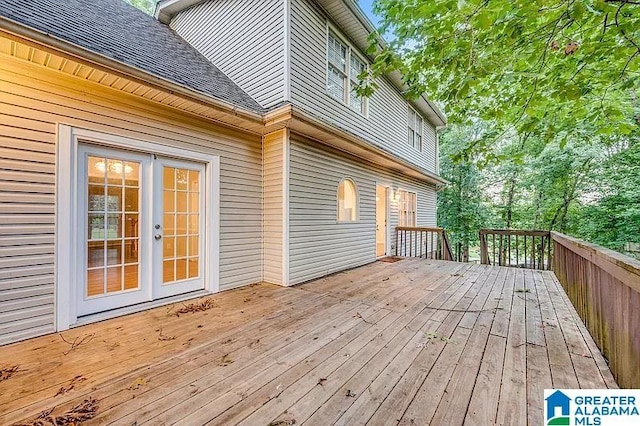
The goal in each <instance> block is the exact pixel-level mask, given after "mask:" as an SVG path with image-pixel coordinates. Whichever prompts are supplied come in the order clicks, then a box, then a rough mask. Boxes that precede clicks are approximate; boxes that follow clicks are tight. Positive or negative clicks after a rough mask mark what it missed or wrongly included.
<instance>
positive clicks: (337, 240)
mask: <svg viewBox="0 0 640 426" xmlns="http://www.w3.org/2000/svg"><path fill="white" fill-rule="evenodd" d="M345 177H348V178H351V179H353V181H354V182H355V183H356V185H357V190H358V196H359V216H358V217H359V220H358V221H356V222H351V223H348V222H347V223H338V222H337V216H336V215H337V201H336V199H337V195H336V194H337V193H336V191H337V189H338V184H339V183H340V181H341V180H342V179H343V178H345ZM376 184H380V185H385V186H390V187H392V188H394V189H397V188H400V189H405V190H408V191H414V192H416V193H417V204H418V224H419V225H425V226H427V225H428V226H434V225H435V223H436V192H435V189H434V187H433V186H432V185H430V184H427V183H425V182H422V181H419V180H416V179H413V178H410V177H407V176H403V175H401V174H399V173H396V172H394V171H392V170H388V169H384V168H382V167H381V166H378V165H375V164H371V163H368V162H366V161H364V160H361V159H359V158H356V157H353V156H349V155H348V154H344V153H342V152H340V151H336V150H333V149H331V148H328V147H325V146H323V145H320V144H318V143H315V142H311V141H308V140H306V139H303V138H302V137H300V136H297V135H292V139H291V146H290V172H289V194H290V199H289V215H290V216H289V262H290V282H291V284H297V283H300V282H304V281H308V280H310V279H313V278H317V277H320V276H323V275H326V274H330V273H333V272H337V271H340V270H343V269H346V268H352V267H356V266H360V265H364V264H366V263H369V262H373V261H374V260H375V259H376V244H375V243H376V221H375V219H376V218H375V215H376V203H375V197H376ZM390 222H391V224H390V226H391V229H392V230H393V229H394V228H395V226H396V225H397V223H398V205H397V203H394V202H391V203H390ZM391 237H392V238H391V240H392V241H393V233H391Z"/></svg>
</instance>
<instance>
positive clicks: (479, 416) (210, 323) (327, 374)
mask: <svg viewBox="0 0 640 426" xmlns="http://www.w3.org/2000/svg"><path fill="white" fill-rule="evenodd" d="M210 299H213V300H214V301H215V304H212V307H211V308H210V309H208V310H205V311H201V312H195V313H184V314H180V315H175V312H176V311H177V309H178V308H180V306H181V305H177V306H174V307H170V306H169V307H161V308H156V309H153V310H150V311H146V312H141V313H137V314H133V315H128V316H126V317H121V318H117V319H113V320H108V321H104V322H101V323H96V324H92V325H88V326H84V327H80V328H77V329H73V330H69V331H66V332H64V333H62V336H60V335H58V334H54V335H49V336H44V337H41V338H36V339H32V340H29V341H26V342H21V343H17V344H13V345H9V346H5V347H1V348H0V360H1V361H0V362H1V364H0V368H5V367H8V366H10V365H15V366H18V371H17V372H15V373H14V374H13V375H12V376H11V377H10V378H8V379H6V380H2V381H0V423H2V424H7V423H9V424H11V423H14V422H21V421H26V420H33V419H34V418H35V417H36V416H38V415H39V413H42V412H43V411H47V410H49V409H51V408H53V407H56V408H55V410H54V412H53V413H51V414H52V415H59V414H60V413H64V412H67V411H69V410H70V409H71V408H73V407H74V406H76V405H77V404H79V403H81V402H83V401H84V400H87V399H89V398H93V399H95V400H96V402H97V413H96V416H95V417H94V418H93V419H92V423H96V424H105V423H112V422H115V423H118V424H133V423H134V422H135V423H136V424H138V425H140V424H142V423H145V422H151V423H152V424H159V423H166V424H173V423H181V424H204V423H205V422H209V421H210V422H212V423H214V424H236V423H243V424H247V425H253V424H262V425H266V424H270V422H272V421H276V420H281V421H283V422H282V423H272V424H293V421H295V424H302V423H305V422H307V424H320V425H327V424H333V423H339V424H348V425H353V424H364V423H369V424H380V425H382V424H384V425H388V424H394V423H399V424H430V423H431V424H435V425H445V424H446V425H459V424H463V423H464V422H466V423H467V424H478V425H489V424H494V423H497V424H503V425H523V424H527V423H528V424H541V423H542V420H543V389H545V388H552V387H555V388H578V387H582V388H607V387H611V388H614V387H617V386H616V383H615V381H614V380H613V377H612V375H611V373H610V371H609V369H608V367H607V364H606V362H605V360H604V359H603V357H602V355H601V353H600V352H599V351H598V349H597V347H596V346H595V344H594V342H593V340H592V338H591V336H590V335H589V333H588V332H587V330H586V329H585V327H584V326H583V324H582V322H581V321H580V319H579V318H578V315H577V314H576V312H575V310H574V308H573V306H572V305H571V303H570V301H569V300H568V298H567V297H566V295H565V293H564V291H563V290H562V287H561V286H560V284H559V283H558V280H557V279H556V277H555V275H554V274H553V273H552V272H548V271H534V270H524V269H514V268H506V267H497V266H487V265H474V264H464V263H454V262H447V261H438V260H424V259H422V260H418V259H406V260H403V261H400V262H396V263H383V262H376V263H374V264H371V265H368V266H364V267H361V268H358V269H354V270H351V271H347V272H343V273H339V274H336V275H332V276H330V277H327V278H323V279H320V280H317V281H314V282H310V283H307V284H304V285H300V286H296V287H293V288H282V287H277V286H272V285H268V284H260V285H256V286H251V287H245V288H241V289H238V290H232V291H228V292H224V293H221V294H217V295H215V296H212V297H210ZM63 338H64V339H63ZM74 343H75V344H74ZM4 364H7V365H4Z"/></svg>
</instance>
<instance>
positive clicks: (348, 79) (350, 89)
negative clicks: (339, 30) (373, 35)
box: [327, 32, 367, 115]
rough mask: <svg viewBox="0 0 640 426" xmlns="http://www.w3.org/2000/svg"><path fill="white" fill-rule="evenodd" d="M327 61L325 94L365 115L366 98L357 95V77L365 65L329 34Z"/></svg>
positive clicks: (351, 51) (364, 68)
mask: <svg viewBox="0 0 640 426" xmlns="http://www.w3.org/2000/svg"><path fill="white" fill-rule="evenodd" d="M327 45H328V58H327V59H328V60H327V92H328V93H329V94H330V95H331V96H333V97H334V98H336V99H338V100H339V101H341V102H343V103H345V104H347V105H348V106H349V107H351V109H353V110H354V111H356V112H358V113H360V114H362V115H366V108H367V105H366V98H364V97H362V96H360V95H358V93H357V92H356V87H357V86H358V83H359V80H358V76H359V75H360V74H362V72H363V71H364V70H366V65H365V63H364V62H363V61H362V60H361V59H360V58H358V56H356V55H355V54H354V53H353V50H352V49H351V47H350V46H348V45H346V44H345V43H343V42H342V41H341V40H340V39H339V38H338V37H337V36H336V35H335V34H334V33H332V32H329V39H328V43H327Z"/></svg>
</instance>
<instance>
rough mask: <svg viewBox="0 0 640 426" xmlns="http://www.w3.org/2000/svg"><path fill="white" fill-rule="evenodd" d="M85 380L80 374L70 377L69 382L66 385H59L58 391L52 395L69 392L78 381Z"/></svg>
mask: <svg viewBox="0 0 640 426" xmlns="http://www.w3.org/2000/svg"><path fill="white" fill-rule="evenodd" d="M85 380H87V379H86V377H82V376H76V377H74V378H73V379H71V382H69V384H68V385H66V386H61V387H60V389H58V393H56V394H55V396H54V397H56V396H60V395H64V394H65V393H67V392H71V391H72V390H73V389H74V388H75V387H76V385H77V384H78V383H82V382H84V381H85Z"/></svg>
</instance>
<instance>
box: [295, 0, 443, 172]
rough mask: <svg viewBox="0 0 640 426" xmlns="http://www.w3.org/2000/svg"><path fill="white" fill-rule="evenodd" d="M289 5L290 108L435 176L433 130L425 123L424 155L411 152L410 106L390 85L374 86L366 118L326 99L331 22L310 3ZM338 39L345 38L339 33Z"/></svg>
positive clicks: (300, 0)
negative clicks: (308, 114)
mask: <svg viewBox="0 0 640 426" xmlns="http://www.w3.org/2000/svg"><path fill="white" fill-rule="evenodd" d="M290 4H291V6H290V7H291V10H290V25H291V29H290V32H291V36H290V56H291V64H290V67H291V75H290V84H291V101H292V103H293V104H294V105H296V106H299V107H300V108H302V109H304V110H306V111H308V112H309V113H312V114H313V115H315V116H317V117H319V118H322V119H324V120H326V121H328V122H330V123H331V124H333V125H336V126H338V127H340V128H342V129H345V130H347V131H349V132H351V133H352V134H355V135H357V136H359V137H361V138H364V139H366V140H367V141H369V142H371V143H372V144H374V145H377V146H379V147H381V148H383V149H386V150H387V151H389V152H391V153H393V154H395V155H397V156H399V157H401V158H404V159H407V160H409V161H410V162H412V163H414V164H416V165H418V166H420V167H423V168H425V169H427V170H429V171H431V172H436V157H437V154H436V131H435V127H434V126H433V125H432V124H431V123H430V122H428V121H427V120H426V119H425V118H424V117H423V123H424V129H423V148H422V152H420V151H418V150H417V149H415V148H413V147H412V146H410V145H409V144H408V143H407V129H408V102H407V101H406V100H405V99H404V98H403V97H402V95H400V93H398V91H397V89H396V88H395V87H394V86H393V85H392V84H391V83H389V82H388V81H387V80H385V79H378V80H377V81H376V82H377V84H378V85H379V88H378V89H377V90H376V91H375V92H374V94H373V95H372V96H371V97H370V98H369V101H368V102H369V108H368V110H369V112H368V116H367V117H363V116H362V115H360V114H359V113H357V112H355V111H353V110H352V109H350V108H349V107H348V106H346V105H344V104H343V103H341V102H340V101H338V100H336V99H335V98H333V97H332V96H330V95H329V94H328V93H327V30H328V20H327V17H326V16H325V14H324V13H323V12H322V11H321V10H319V9H318V8H317V7H315V6H314V5H313V2H312V1H310V0H290ZM337 33H338V35H341V34H340V31H339V30H338V31H337ZM351 46H352V47H353V43H351ZM361 56H363V55H361Z"/></svg>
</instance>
